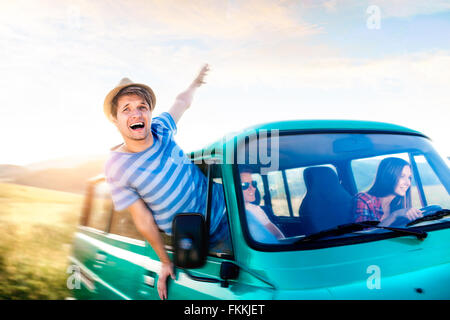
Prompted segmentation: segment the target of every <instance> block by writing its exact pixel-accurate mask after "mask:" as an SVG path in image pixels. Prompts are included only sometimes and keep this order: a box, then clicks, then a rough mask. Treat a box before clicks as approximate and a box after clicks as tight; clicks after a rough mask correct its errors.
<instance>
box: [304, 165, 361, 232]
mask: <svg viewBox="0 0 450 320" xmlns="http://www.w3.org/2000/svg"><path fill="white" fill-rule="evenodd" d="M303 178H304V181H305V185H306V195H305V198H304V199H303V201H302V204H301V206H300V209H299V215H300V219H301V220H302V223H303V224H304V228H305V229H304V230H307V233H308V234H311V233H315V232H319V231H321V230H326V229H329V228H332V227H335V226H337V225H340V224H345V223H350V222H352V207H353V198H352V196H351V195H350V194H349V193H348V192H347V190H345V189H344V187H342V185H341V184H340V183H339V179H338V177H337V175H336V173H335V172H334V171H333V169H331V168H329V167H310V168H307V169H305V170H304V171H303Z"/></svg>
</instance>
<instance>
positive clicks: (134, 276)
mask: <svg viewBox="0 0 450 320" xmlns="http://www.w3.org/2000/svg"><path fill="white" fill-rule="evenodd" d="M103 249H104V250H103V252H104V261H103V266H102V272H101V275H102V279H103V281H104V282H105V284H106V286H107V289H108V293H107V296H105V297H103V298H104V299H120V300H122V299H125V300H130V299H139V298H140V294H139V292H138V291H139V285H140V282H141V281H140V280H141V279H140V276H141V272H142V266H143V262H144V260H145V241H144V239H143V237H142V236H141V235H140V233H139V232H138V231H137V230H136V228H135V225H134V222H133V220H132V218H131V214H130V213H129V211H128V210H122V211H113V215H112V219H111V225H110V228H109V233H108V234H107V235H106V236H105V240H104V244H103Z"/></svg>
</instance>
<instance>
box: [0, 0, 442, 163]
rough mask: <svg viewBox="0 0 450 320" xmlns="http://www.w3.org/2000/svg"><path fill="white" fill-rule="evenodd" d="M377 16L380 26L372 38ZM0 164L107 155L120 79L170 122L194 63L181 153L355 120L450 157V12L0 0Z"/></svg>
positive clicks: (360, 4)
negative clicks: (273, 124)
mask: <svg viewBox="0 0 450 320" xmlns="http://www.w3.org/2000/svg"><path fill="white" fill-rule="evenodd" d="M371 5H375V6H376V7H377V8H378V9H379V12H380V19H379V26H380V28H379V29H369V28H368V27H367V20H368V19H369V18H370V16H371V15H370V14H368V13H367V9H368V8H369V6H371ZM0 9H1V10H0V37H1V39H2V41H1V42H0V72H1V74H2V78H1V79H0V86H1V87H2V88H3V91H2V92H3V94H2V95H0V104H1V106H2V107H1V108H0V134H1V135H2V137H3V140H2V142H3V146H4V150H6V152H2V153H1V154H0V163H13V164H28V163H32V162H36V161H41V160H45V159H52V158H58V157H67V156H72V155H73V156H78V155H84V154H85V155H92V154H105V153H107V152H108V149H109V148H110V147H111V146H113V145H116V144H118V143H120V141H121V137H120V135H119V134H118V132H117V130H116V129H115V127H113V125H111V124H110V123H108V121H107V120H106V118H105V117H104V115H103V113H102V104H103V99H104V97H105V95H106V93H107V92H108V91H109V90H110V89H111V88H112V87H114V86H115V85H116V84H117V83H118V82H119V80H120V79H121V78H122V77H125V76H127V77H130V78H131V79H133V80H135V81H139V82H144V83H147V84H149V85H150V86H151V87H152V88H153V89H154V91H155V92H156V95H157V106H156V110H155V114H156V115H157V114H158V113H160V112H163V111H167V110H168V109H169V108H170V106H171V104H172V102H173V99H174V98H175V96H176V94H178V93H179V92H180V91H181V90H183V89H184V88H185V87H186V86H187V85H188V84H189V83H190V81H191V80H192V78H193V76H194V75H195V73H196V72H197V71H198V70H199V68H200V66H201V65H202V64H203V63H204V62H208V63H209V64H210V65H211V72H210V75H209V77H208V79H207V84H206V85H205V86H204V87H202V88H200V89H199V91H198V92H197V96H196V98H195V101H194V103H193V105H192V107H191V108H190V109H189V110H188V111H187V112H186V114H185V115H184V116H183V119H182V120H181V121H180V122H179V128H178V134H177V141H178V143H179V144H180V146H181V147H182V148H183V149H185V150H186V151H187V150H192V149H196V148H199V147H201V146H203V145H204V144H207V143H210V142H211V141H213V140H215V139H219V138H220V137H222V136H223V135H225V134H227V133H229V132H232V131H236V130H239V129H242V128H244V127H247V126H251V125H254V124H256V123H261V122H268V121H274V120H289V119H322V118H324V119H361V120H375V121H384V122H392V123H396V124H400V125H404V126H407V127H411V128H413V129H416V130H419V131H423V132H424V133H425V134H427V135H428V136H430V137H431V138H432V139H433V140H434V142H435V144H436V146H437V147H438V148H439V149H441V150H442V151H443V153H445V154H446V155H450V145H449V143H448V140H449V139H448V138H449V133H448V130H447V122H448V119H449V118H450V117H449V115H450V111H449V110H450V108H449V105H450V90H448V89H449V84H450V71H449V70H450V48H449V47H450V41H449V40H450V37H449V34H450V1H441V0H436V1H415V0H410V1H406V0H393V1H387V0H380V1H356V0H343V1H339V0H336V1H334V0H326V1H320V0H319V1H312V0H309V1H290V0H284V1H269V0H258V1H256V0H248V1H238V0H233V1H231V0H230V1H212V0H209V1H206V0H202V1H199V0H195V1H194V0H192V1H188V2H187V1H176V0H166V1H156V0H148V1H103V0H102V1H95V2H93V1H78V0H72V1H42V0H41V1H14V2H7V1H1V2H0Z"/></svg>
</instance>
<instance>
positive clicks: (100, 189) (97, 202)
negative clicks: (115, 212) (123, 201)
mask: <svg viewBox="0 0 450 320" xmlns="http://www.w3.org/2000/svg"><path fill="white" fill-rule="evenodd" d="M112 207H113V204H112V200H111V190H110V187H109V185H108V184H107V183H106V182H105V181H102V182H99V183H97V184H96V185H95V186H94V192H93V193H92V202H91V208H90V210H89V218H88V223H87V226H88V227H91V228H94V229H98V230H100V231H105V232H106V231H107V229H108V225H109V219H110V217H111V212H112Z"/></svg>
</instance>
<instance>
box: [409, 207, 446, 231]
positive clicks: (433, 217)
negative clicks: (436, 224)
mask: <svg viewBox="0 0 450 320" xmlns="http://www.w3.org/2000/svg"><path fill="white" fill-rule="evenodd" d="M446 216H450V210H449V209H443V210H439V211H436V212H435V213H432V214H429V215H427V216H424V217H421V218H417V219H416V220H413V221H411V222H410V223H408V224H407V225H406V226H407V227H409V226H413V225H415V224H418V223H421V222H424V221H431V220H439V219H442V218H443V217H446Z"/></svg>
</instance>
